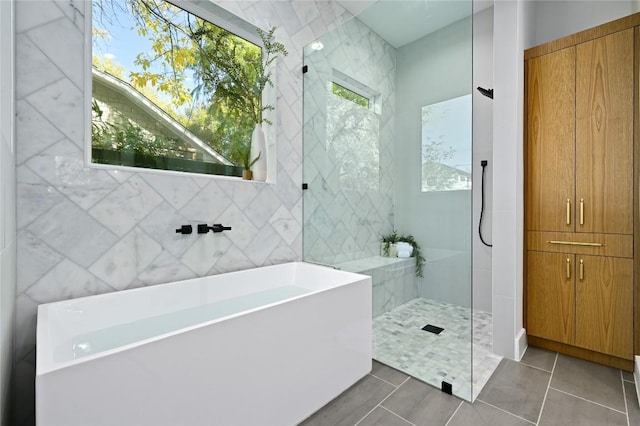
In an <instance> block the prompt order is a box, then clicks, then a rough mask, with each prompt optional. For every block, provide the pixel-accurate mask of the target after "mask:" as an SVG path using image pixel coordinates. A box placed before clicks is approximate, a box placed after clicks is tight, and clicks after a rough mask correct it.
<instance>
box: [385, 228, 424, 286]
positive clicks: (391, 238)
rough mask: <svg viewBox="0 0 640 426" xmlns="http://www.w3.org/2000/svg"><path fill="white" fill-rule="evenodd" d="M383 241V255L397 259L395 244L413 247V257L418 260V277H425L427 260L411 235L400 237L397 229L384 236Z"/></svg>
mask: <svg viewBox="0 0 640 426" xmlns="http://www.w3.org/2000/svg"><path fill="white" fill-rule="evenodd" d="M381 241H382V255H383V256H389V257H395V256H396V255H397V251H396V248H395V244H396V243H399V242H405V243H408V244H410V245H411V247H413V252H412V254H411V257H415V258H416V277H423V267H424V261H425V258H424V256H423V255H422V251H421V249H420V245H419V244H418V242H417V241H416V239H415V238H414V237H413V235H410V234H403V235H398V231H396V230H395V229H394V230H393V232H391V233H390V234H386V235H383V236H382V238H381Z"/></svg>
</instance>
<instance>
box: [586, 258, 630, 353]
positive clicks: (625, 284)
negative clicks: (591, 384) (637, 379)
mask: <svg viewBox="0 0 640 426" xmlns="http://www.w3.org/2000/svg"><path fill="white" fill-rule="evenodd" d="M580 261H582V270H583V271H582V273H580ZM576 262H577V268H578V269H577V277H576V346H580V347H583V348H587V349H591V350H594V351H597V352H604V353H607V354H610V355H614V356H617V357H620V358H625V359H632V358H633V259H623V258H617V257H603V256H581V255H578V256H576Z"/></svg>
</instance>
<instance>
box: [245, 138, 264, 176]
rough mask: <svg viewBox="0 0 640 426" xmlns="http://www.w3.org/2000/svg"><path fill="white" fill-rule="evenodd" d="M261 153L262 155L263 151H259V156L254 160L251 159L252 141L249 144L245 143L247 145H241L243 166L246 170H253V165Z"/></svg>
mask: <svg viewBox="0 0 640 426" xmlns="http://www.w3.org/2000/svg"><path fill="white" fill-rule="evenodd" d="M261 155H262V153H261V152H260V153H258V156H257V157H256V158H254V159H253V160H252V159H251V143H249V145H245V146H243V147H241V148H240V158H242V167H243V168H244V169H245V170H251V166H253V165H254V164H256V161H258V160H259V159H260V156H261Z"/></svg>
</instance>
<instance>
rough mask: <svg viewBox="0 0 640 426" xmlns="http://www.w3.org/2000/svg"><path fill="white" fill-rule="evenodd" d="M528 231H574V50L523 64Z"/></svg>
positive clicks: (545, 56)
mask: <svg viewBox="0 0 640 426" xmlns="http://www.w3.org/2000/svg"><path fill="white" fill-rule="evenodd" d="M527 90H528V93H527V95H528V96H527V99H528V108H527V112H528V120H527V122H528V136H529V137H528V143H527V180H526V185H527V186H526V197H527V209H528V211H527V213H528V214H527V229H531V230H537V231H569V230H571V231H573V229H574V228H573V225H574V220H573V211H574V208H573V206H574V199H575V195H574V193H575V132H574V129H575V126H574V116H575V98H576V97H575V48H574V47H571V48H568V49H563V50H560V51H558V52H553V53H550V54H548V55H544V56H540V57H537V58H534V59H531V60H530V61H529V64H528V79H527Z"/></svg>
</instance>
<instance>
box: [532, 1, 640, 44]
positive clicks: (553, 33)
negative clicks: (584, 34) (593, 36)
mask: <svg viewBox="0 0 640 426" xmlns="http://www.w3.org/2000/svg"><path fill="white" fill-rule="evenodd" d="M535 3H536V4H535V11H534V22H535V34H534V38H533V40H531V42H532V45H531V46H537V45H539V44H543V43H546V42H548V41H551V40H555V39H558V38H561V37H564V36H567V35H570V34H573V33H577V32H578V31H582V30H586V29H588V28H591V27H595V26H596V25H600V24H603V23H605V22H609V21H613V20H614V19H618V18H621V17H623V16H627V15H630V14H632V13H636V12H638V11H640V1H638V0H624V1H619V0H588V1H579V0H571V1H567V0H553V1H550V0H545V1H536V2H535ZM531 46H527V47H531Z"/></svg>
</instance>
